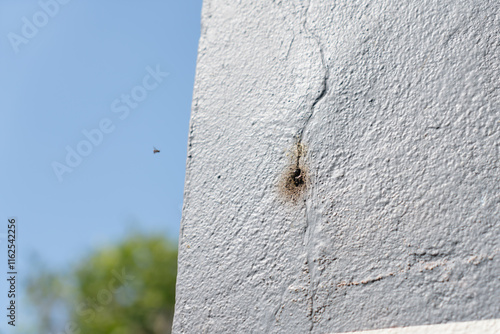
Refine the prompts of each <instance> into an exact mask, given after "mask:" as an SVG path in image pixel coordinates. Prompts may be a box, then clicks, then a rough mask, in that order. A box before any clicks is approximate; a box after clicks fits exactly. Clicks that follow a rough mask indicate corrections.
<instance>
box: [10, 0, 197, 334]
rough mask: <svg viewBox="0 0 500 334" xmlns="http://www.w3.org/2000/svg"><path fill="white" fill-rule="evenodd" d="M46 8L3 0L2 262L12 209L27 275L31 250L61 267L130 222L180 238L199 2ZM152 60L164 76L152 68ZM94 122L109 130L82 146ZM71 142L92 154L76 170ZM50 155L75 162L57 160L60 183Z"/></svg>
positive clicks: (77, 3) (123, 231) (101, 3)
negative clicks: (70, 154)
mask: <svg viewBox="0 0 500 334" xmlns="http://www.w3.org/2000/svg"><path fill="white" fill-rule="evenodd" d="M60 1H61V2H64V1H62V0H60ZM66 1H67V0H66ZM42 2H50V1H49V0H43V1H42ZM42 10H43V9H42V7H41V5H40V4H39V2H38V1H32V0H23V1H13V0H0V97H1V98H0V110H1V111H0V127H1V128H0V135H1V140H0V147H1V152H2V157H3V159H2V165H1V167H0V168H1V172H0V180H1V182H0V186H1V192H0V203H1V205H0V208H1V216H0V219H1V220H2V221H3V223H2V224H0V239H3V240H0V242H1V244H0V252H1V253H4V255H3V256H2V255H1V253H0V261H2V260H1V259H2V258H4V259H6V251H5V250H3V251H2V249H5V235H4V234H5V233H7V218H8V217H11V216H15V217H17V219H18V225H19V229H18V231H19V236H18V247H19V249H20V252H19V256H20V258H19V267H18V269H19V272H20V273H21V275H24V276H26V275H28V273H29V270H30V266H31V263H30V261H32V260H30V258H31V257H32V255H33V254H36V255H37V256H38V257H39V258H40V259H41V261H44V263H46V264H47V266H49V267H51V268H61V267H65V266H67V265H68V264H71V263H72V262H73V261H76V260H77V259H79V258H80V257H81V256H82V255H85V254H86V253H87V252H88V251H90V250H92V249H95V248H97V247H100V246H102V245H106V244H107V243H110V242H114V241H116V240H120V238H122V237H123V236H125V235H126V234H127V232H128V231H129V230H130V229H136V230H140V231H145V232H151V231H158V232H159V233H164V234H165V235H166V236H169V237H171V238H173V239H176V238H177V235H178V230H179V222H180V218H181V207H182V196H183V185H184V174H185V162H186V148H187V134H188V127H189V117H190V110H191V98H192V89H193V82H194V74H195V67H196V56H197V47H198V39H199V34H200V12H201V0H191V1H170V0H168V1H160V0H156V1H130V0H129V1H126V0H120V1H118V0H117V1H76V0H73V1H69V2H68V3H67V4H64V5H59V8H54V7H53V6H52V7H47V8H46V9H45V12H50V13H49V14H52V16H51V15H49V14H43V13H40V12H41V11H42ZM24 17H25V18H26V19H23V18H24ZM26 20H27V21H29V24H26ZM35 21H36V23H37V24H38V25H39V27H38V28H37V27H36V25H35V28H36V29H37V30H38V31H36V30H33V29H30V28H33V27H30V25H31V24H34V23H35ZM23 26H24V28H23ZM11 33H13V34H11ZM14 34H15V35H14ZM16 51H17V52H16ZM148 67H149V70H148V69H147V68H148ZM158 69H159V71H160V72H162V73H165V72H168V73H169V74H168V76H166V77H165V76H163V77H162V76H161V74H160V75H158V74H155V75H154V76H152V75H151V74H150V72H155V71H158ZM155 77H156V79H155ZM146 88H147V89H146ZM145 94H146V95H145ZM126 95H129V96H130V95H132V97H129V98H128V100H127V96H126ZM134 99H135V100H134ZM127 101H128V102H127ZM112 104H114V106H112ZM126 110H128V111H129V113H128V115H127V116H126V117H124V116H125V113H126ZM115 111H116V112H115ZM120 117H121V118H120ZM106 119H107V120H106ZM101 122H104V123H106V122H108V124H104V125H105V126H104V129H108V131H109V129H110V128H111V129H113V131H112V132H110V133H103V135H102V139H101V138H100V136H99V135H97V134H96V133H95V132H94V135H95V137H94V142H95V143H97V144H95V145H94V144H91V147H89V146H88V144H87V143H82V141H84V140H87V142H88V143H90V141H89V140H88V139H87V138H86V137H85V135H84V134H83V133H82V131H84V130H87V131H91V130H92V129H98V128H99V126H100V123H101ZM109 123H110V124H109ZM99 131H101V130H99ZM79 145H80V146H79ZM68 146H69V147H70V149H72V150H75V151H77V153H78V148H80V152H83V153H84V154H88V155H87V156H84V157H82V161H81V163H79V164H78V165H76V163H75V160H73V161H72V163H73V166H75V165H76V167H74V168H73V167H71V166H69V165H68V164H67V162H66V156H67V147H68ZM153 146H155V147H156V148H158V149H159V150H160V151H161V152H160V153H159V154H154V155H153ZM90 150H91V152H90V153H89V151H90ZM54 162H58V163H59V164H60V165H58V167H59V168H60V167H61V166H62V165H65V166H66V167H67V168H71V170H72V171H71V172H68V169H64V168H63V169H59V173H60V176H61V179H62V181H61V180H60V179H59V178H58V176H57V175H56V173H55V172H54V167H53V165H54ZM61 171H65V172H61ZM1 226H3V227H1ZM5 262H6V260H5ZM0 268H5V266H4V265H1V266H0ZM2 272H5V270H2ZM2 277H3V276H2ZM0 289H1V290H5V289H6V284H5V283H3V284H0ZM1 290H0V294H1V295H2V296H3V295H4V294H5V293H4V292H2V291H1ZM5 303H6V301H4V300H3V299H0V309H4V306H3V305H4V304H5ZM21 312H22V311H21ZM4 313H5V312H2V313H0V316H1V319H4V318H5V315H4ZM25 316H26V315H25ZM4 325H5V321H4V320H2V321H1V322H0V329H2V331H1V332H4V331H3V329H5V328H6V327H4ZM8 333H9V332H8Z"/></svg>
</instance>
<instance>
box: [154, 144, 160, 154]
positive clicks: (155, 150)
mask: <svg viewBox="0 0 500 334" xmlns="http://www.w3.org/2000/svg"><path fill="white" fill-rule="evenodd" d="M156 153H160V150H157V149H156V147H154V146H153V154H156Z"/></svg>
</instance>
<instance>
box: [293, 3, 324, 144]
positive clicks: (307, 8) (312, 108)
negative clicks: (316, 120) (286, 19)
mask: <svg viewBox="0 0 500 334" xmlns="http://www.w3.org/2000/svg"><path fill="white" fill-rule="evenodd" d="M310 7H311V0H309V3H308V5H307V7H306V9H305V12H304V16H305V19H304V24H303V28H304V30H305V31H306V32H307V33H308V34H309V35H310V36H311V37H312V38H313V39H314V41H315V42H316V44H317V45H318V49H319V53H320V56H321V66H322V67H323V72H324V75H323V80H322V82H321V90H320V91H319V94H318V96H316V98H315V99H314V101H313V103H312V104H311V108H310V110H309V115H308V116H307V118H306V121H305V123H304V126H303V127H302V129H300V130H299V133H298V134H297V141H298V142H299V143H301V142H302V137H303V135H304V131H305V129H306V128H307V126H308V125H309V122H310V120H311V118H312V116H313V114H314V109H315V107H316V105H317V104H318V103H319V102H320V101H321V100H322V99H323V98H324V97H325V96H326V93H327V91H328V79H329V77H330V68H329V67H328V64H327V63H326V61H325V52H324V50H323V46H322V45H321V40H320V38H319V36H317V35H315V34H314V33H313V32H311V31H310V30H309V29H307V14H308V12H309V8H310Z"/></svg>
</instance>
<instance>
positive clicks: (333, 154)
mask: <svg viewBox="0 0 500 334" xmlns="http://www.w3.org/2000/svg"><path fill="white" fill-rule="evenodd" d="M499 9H500V2H499V1H498V0H494V1H493V0H492V1H489V0H441V1H395V0H392V1H388V0H375V1H373V0H372V1H370V0H357V1H355V0H353V1H351V0H349V1H348V0H342V1H325V0H310V1H297V0H296V1H272V0H267V1H235V0H205V1H204V6H203V13H202V34H201V39H200V45H199V56H198V64H197V74H196V82H195V87H194V95H193V109H192V117H191V126H190V133H189V151H188V159H187V174H186V183H185V197H184V210H183V219H182V224H181V232H180V241H179V273H178V283H177V304H176V314H175V319H174V332H175V333H308V332H310V333H332V332H347V331H355V330H367V329H378V328H388V327H395V326H396V327H399V326H415V325H426V324H440V323H448V322H462V321H477V320H488V319H495V318H500V254H499V253H500V245H499V240H500V168H499V167H500V159H499V156H500V131H499V127H500V93H499V86H500V40H499V38H500V37H499V36H500V10H499Z"/></svg>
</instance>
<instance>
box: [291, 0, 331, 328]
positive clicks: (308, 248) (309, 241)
mask: <svg viewBox="0 0 500 334" xmlns="http://www.w3.org/2000/svg"><path fill="white" fill-rule="evenodd" d="M310 7H311V0H309V3H308V4H307V7H306V9H305V11H304V17H305V18H304V24H303V28H304V30H305V31H306V33H307V34H309V36H311V37H312V38H313V39H314V40H315V42H316V44H317V46H318V49H319V53H320V57H321V66H322V67H323V73H324V74H323V78H322V81H321V89H320V91H319V94H318V95H317V96H316V98H315V99H314V101H313V103H312V104H311V107H310V109H309V114H308V115H307V117H306V119H305V123H304V126H303V127H302V128H301V129H300V130H299V132H298V134H297V144H298V145H302V139H303V136H304V133H305V130H306V128H307V126H308V125H309V123H310V121H311V119H312V118H313V115H314V112H315V108H316V105H317V104H318V103H319V102H320V101H321V100H322V99H323V98H324V97H325V96H326V94H327V91H328V79H329V77H330V71H329V67H328V64H327V63H326V61H325V53H324V50H323V46H322V44H321V41H320V38H319V36H317V35H315V34H314V33H313V32H312V31H310V30H309V29H308V28H307V18H308V13H309V9H310ZM301 153H302V152H299V154H298V155H297V168H298V166H299V160H300V158H301V157H302V154H301ZM312 191H313V192H314V187H313V189H312ZM313 197H314V196H311V198H313ZM308 202H309V203H308ZM304 203H305V220H306V222H305V223H306V224H305V228H304V240H303V245H304V248H305V252H306V254H305V255H306V256H305V257H306V265H307V268H308V275H309V292H308V295H309V296H308V299H309V302H308V304H309V306H308V309H309V310H308V311H309V312H308V317H309V318H310V320H311V324H310V327H309V332H312V331H313V330H314V324H315V320H314V316H315V305H314V300H315V298H316V285H317V284H316V281H317V277H316V276H317V270H316V269H317V268H316V266H315V265H314V249H315V239H316V238H315V234H316V223H317V220H318V218H319V217H314V216H315V214H314V213H313V208H312V207H311V206H312V203H311V200H309V201H307V198H304Z"/></svg>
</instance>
